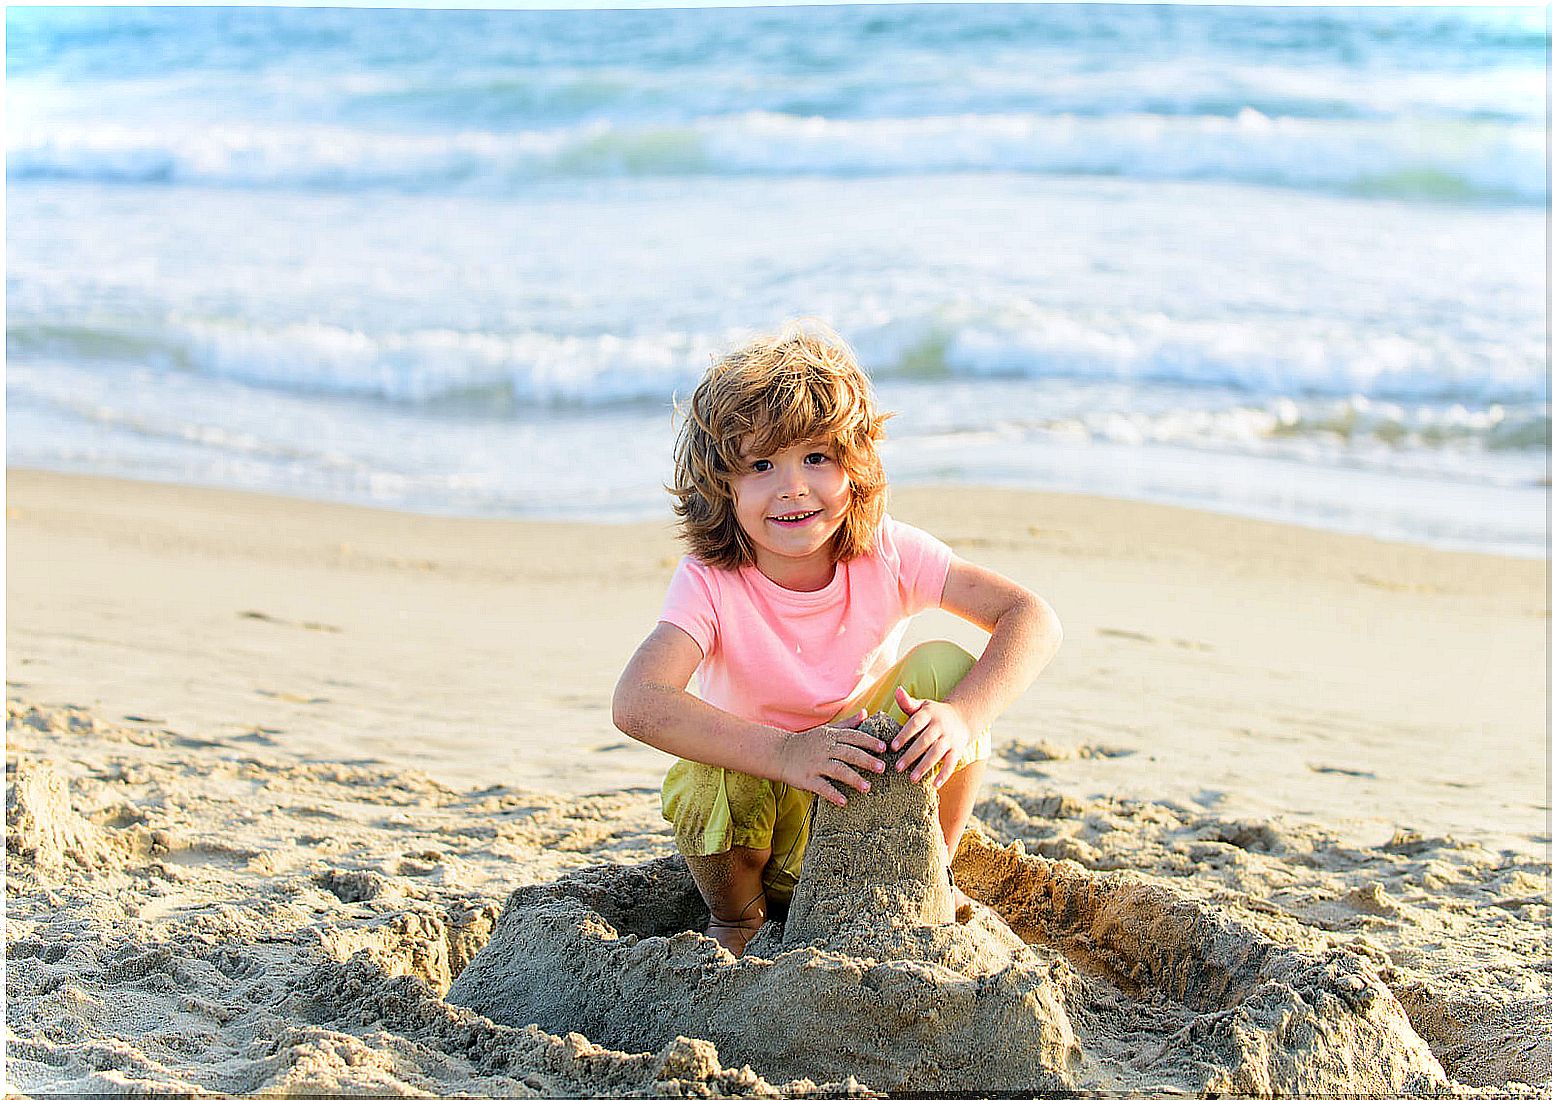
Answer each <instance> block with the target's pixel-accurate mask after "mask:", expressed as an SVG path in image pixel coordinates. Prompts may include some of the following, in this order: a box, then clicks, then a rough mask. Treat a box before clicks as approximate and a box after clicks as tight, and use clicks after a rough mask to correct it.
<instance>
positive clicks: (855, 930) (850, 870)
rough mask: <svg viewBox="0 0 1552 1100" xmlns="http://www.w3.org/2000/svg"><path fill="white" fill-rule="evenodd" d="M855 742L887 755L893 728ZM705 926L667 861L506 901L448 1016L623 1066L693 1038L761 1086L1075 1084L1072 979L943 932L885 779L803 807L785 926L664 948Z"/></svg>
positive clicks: (920, 860)
mask: <svg viewBox="0 0 1552 1100" xmlns="http://www.w3.org/2000/svg"><path fill="white" fill-rule="evenodd" d="M864 728H865V729H868V730H869V731H870V732H872V733H874V735H875V736H878V737H880V738H884V739H886V740H887V739H888V738H889V737H892V736H893V735H894V732H895V731H896V730H897V729H898V728H899V727H898V726H896V725H895V724H894V723H893V722H892V721H890V720H889V719H888V718H887V717H877V718H875V719H872V720H870V722H869V724H868V725H865V726H864ZM686 917H688V918H690V920H688V921H686V920H684V918H686ZM704 922H705V909H704V907H703V906H702V905H701V904H700V902H699V898H698V895H697V894H696V891H695V886H694V883H693V882H692V881H691V880H690V877H689V875H688V873H687V872H686V871H684V870H683V864H682V861H680V860H678V859H677V858H670V859H667V860H660V861H657V862H656V864H654V865H652V866H649V867H647V868H643V869H640V870H635V871H630V870H617V869H612V868H610V869H604V868H599V869H596V870H594V871H592V872H589V873H587V874H586V875H579V876H574V877H573V879H571V880H569V881H563V882H560V883H556V884H555V885H554V886H553V887H549V888H533V887H531V888H528V889H526V890H519V891H516V892H515V893H514V894H513V895H512V896H511V898H509V899H508V901H507V905H506V907H505V910H504V912H503V914H502V918H501V921H500V923H499V924H498V925H497V927H496V931H495V934H494V935H493V937H492V939H491V942H490V943H489V945H488V946H487V947H486V948H485V950H484V951H482V952H481V953H480V954H479V955H478V956H477V957H476V958H475V960H474V962H473V963H472V964H470V966H469V967H468V969H466V970H465V971H464V972H463V974H462V975H460V976H459V978H458V980H457V981H455V982H454V983H453V986H452V988H451V989H450V990H449V991H448V1000H449V1002H451V1003H453V1004H459V1005H464V1006H467V1007H469V1008H472V1009H474V1010H475V1011H477V1012H480V1013H482V1014H483V1015H485V1016H488V1017H490V1018H491V1019H492V1020H495V1021H497V1022H498V1023H502V1024H506V1025H509V1026H516V1027H521V1026H525V1025H529V1024H537V1025H538V1026H540V1027H542V1028H544V1029H545V1030H547V1031H555V1032H563V1031H576V1032H581V1033H583V1034H586V1035H588V1036H589V1037H591V1038H593V1039H595V1040H597V1041H601V1042H603V1043H605V1044H606V1045H611V1046H620V1047H622V1048H624V1049H643V1048H644V1047H645V1048H656V1047H659V1046H662V1045H664V1044H666V1043H670V1042H672V1041H673V1040H674V1039H675V1038H676V1037H678V1036H690V1037H693V1038H698V1039H703V1040H707V1041H709V1042H710V1043H712V1044H713V1045H714V1046H715V1049H716V1052H717V1054H718V1056H719V1058H720V1059H721V1060H722V1061H723V1062H726V1063H728V1064H730V1065H739V1064H747V1065H749V1066H750V1067H751V1068H752V1069H753V1070H754V1071H755V1072H756V1073H758V1074H760V1075H762V1076H765V1077H768V1078H771V1079H774V1080H783V1079H791V1078H799V1077H807V1078H810V1079H813V1080H839V1079H844V1078H846V1077H848V1076H854V1077H856V1078H857V1079H858V1080H859V1081H861V1082H862V1083H863V1084H865V1085H867V1086H869V1087H872V1088H881V1089H922V1090H928V1089H948V1088H984V1089H991V1088H1006V1087H1011V1086H1012V1084H1014V1083H1016V1084H1017V1085H1018V1086H1019V1087H1024V1088H1040V1089H1060V1088H1063V1087H1066V1086H1068V1085H1069V1084H1070V1083H1071V1081H1070V1077H1069V1074H1068V1067H1069V1065H1070V1063H1071V1062H1072V1061H1073V1059H1074V1058H1075V1056H1076V1044H1075V1041H1074V1038H1073V1033H1072V1027H1071V1025H1070V1024H1069V1022H1068V1019H1067V1013H1066V1010H1065V1008H1064V1007H1063V1003H1062V984H1063V983H1064V982H1065V981H1067V980H1068V979H1070V978H1071V973H1070V971H1069V970H1068V969H1067V968H1066V967H1065V965H1064V964H1062V963H1061V961H1060V960H1059V959H1057V958H1054V957H1052V956H1048V955H1043V954H1041V953H1037V952H1035V951H1033V950H1031V949H1029V948H1028V947H1026V946H1025V945H1024V944H1023V943H1022V942H1021V941H1020V940H1019V939H1018V938H1017V937H1016V936H1014V935H1013V934H1012V933H1011V932H1010V931H1009V929H1008V928H1007V926H1006V925H1004V924H1003V923H1002V922H1001V921H998V920H997V919H996V918H995V917H993V916H991V915H990V914H982V915H981V916H980V917H979V918H978V919H976V920H973V921H971V922H970V923H969V924H966V925H959V924H956V923H954V906H953V899H952V892H951V890H950V887H949V881H948V876H947V873H946V860H945V853H944V851H943V842H942V838H941V835H940V834H939V832H938V827H937V798H936V794H935V792H934V791H933V790H932V789H931V788H930V787H927V786H923V785H921V784H917V783H912V782H911V781H910V780H909V778H908V777H906V776H905V775H904V774H902V773H898V772H895V771H894V770H893V769H892V768H891V769H889V770H887V771H886V772H885V775H884V776H883V777H881V778H880V780H879V781H878V782H876V783H875V784H874V787H873V790H872V792H870V793H869V794H868V795H864V796H853V797H852V798H850V799H849V801H848V804H847V805H846V806H844V807H836V806H833V805H830V804H829V803H826V802H822V801H820V802H816V803H815V815H814V820H813V826H812V834H811V838H810V841H809V847H808V851H807V854H806V856H805V858H804V863H803V873H802V877H801V880H800V882H799V884H798V887H797V889H796V891H795V892H794V894H793V898H792V903H791V909H790V913H789V919H788V921H787V923H786V924H785V926H783V925H782V924H780V923H779V922H775V921H772V922H770V923H768V924H767V925H766V926H765V927H764V928H762V929H761V931H760V933H759V934H758V935H757V936H756V937H755V938H754V939H753V940H752V941H751V942H750V944H749V947H748V950H747V951H746V953H745V955H744V957H743V958H741V959H735V958H734V957H733V956H732V955H731V954H730V953H728V952H727V951H725V950H723V949H722V948H721V947H719V946H717V945H716V944H714V943H713V942H712V941H711V940H709V939H708V938H706V937H704V936H701V935H699V934H698V933H696V932H689V931H680V932H679V933H678V934H676V935H668V936H667V938H663V935H664V933H669V932H672V931H673V929H674V927H675V925H677V927H678V928H679V929H681V930H682V929H685V928H698V927H701V926H702V925H703V924H704ZM562 974H563V975H565V977H564V978H561V977H560V975H562Z"/></svg>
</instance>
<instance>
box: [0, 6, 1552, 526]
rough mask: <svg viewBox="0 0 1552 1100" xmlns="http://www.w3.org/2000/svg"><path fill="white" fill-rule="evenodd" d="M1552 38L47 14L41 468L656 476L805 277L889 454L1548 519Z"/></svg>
mask: <svg viewBox="0 0 1552 1100" xmlns="http://www.w3.org/2000/svg"><path fill="white" fill-rule="evenodd" d="M1546 58H1547V28H1546V11H1545V9H1544V8H1509V9H1483V8H1471V9H1450V8H1257V7H1171V6H1159V7H1138V6H1109V5H970V4H956V5H911V6H905V5H900V6H838V7H801V8H735V9H702V10H693V9H685V10H672V9H669V10H648V11H571V12H539V11H468V10H465V11H433V10H371V9H327V8H312V9H309V8H151V7H147V8H97V9H94V8H26V7H10V8H8V9H7V11H6V64H7V87H6V92H7V94H6V108H5V109H6V142H7V158H6V174H7V175H6V211H7V213H6V221H7V224H6V231H7V257H8V258H7V265H6V287H7V296H6V349H7V368H6V395H7V410H6V421H7V439H6V452H7V461H8V463H10V464H13V465H25V466H34V467H42V468H48V469H57V470H69V471H82V472H91V473H104V474H114V475H120V476H128V477H136V478H145V479H151V480H159V481H172V482H179V483H188V484H198V485H214V486H224V487H232V488H243V489H260V490H266V491H272V492H279V493H285V494H292V495H296V496H303V497H310V498H320V499H330V500H343V501H353V502H358V503H367V504H374V505H380V506H384V507H393V508H403V509H409V510H414V511H422V512H433V513H442V514H460V515H481V516H534V517H555V518H572V519H602V520H610V521H613V520H623V519H636V518H644V517H654V516H655V517H666V516H667V515H668V497H667V495H666V494H665V493H664V491H663V485H664V483H665V482H666V481H668V480H669V478H670V453H671V445H672V439H673V435H674V431H675V422H674V419H673V402H674V401H675V399H676V398H677V399H680V400H682V399H684V398H685V397H686V396H687V395H688V394H689V392H690V390H691V389H692V388H693V386H694V384H695V381H696V378H697V377H698V376H699V374H700V372H701V371H702V370H703V369H704V368H705V366H706V365H707V364H708V363H709V362H710V361H711V359H712V357H713V356H714V355H715V354H717V353H718V352H719V351H722V350H726V349H728V348H730V347H732V346H733V345H734V344H736V343H737V342H738V341H739V340H741V339H743V338H745V337H747V336H748V335H751V334H753V333H755V332H759V331H764V330H768V329H771V328H773V327H775V326H777V325H779V324H780V322H782V321H783V320H784V319H786V318H789V317H794V316H813V317H819V318H822V319H823V320H825V321H826V322H828V323H829V324H831V325H832V326H834V327H835V328H836V329H837V330H838V331H839V332H841V333H842V334H843V335H844V336H845V337H846V338H847V339H848V340H849V341H850V342H851V343H852V344H853V346H854V347H855V348H856V349H857V351H858V354H859V356H860V358H861V359H862V361H863V363H864V365H865V366H866V367H867V368H868V370H869V372H870V374H871V375H872V377H873V379H874V381H875V384H876V387H877V390H878V393H879V397H880V400H881V402H882V404H883V405H884V406H885V407H886V408H888V409H892V410H895V411H896V412H897V414H898V415H897V416H896V417H895V418H894V419H893V420H892V421H891V422H890V441H889V443H888V445H887V448H886V451H885V461H886V466H887V469H888V471H889V475H890V478H891V482H892V483H893V484H897V485H911V484H991V485H1011V486H1028V487H1033V488H1042V489H1055V490H1062V491H1075V492H1093V493H1102V494H1108V495H1113V496H1121V497H1130V498H1137V499H1143V500H1152V501H1161V502H1168V503H1180V504H1186V505H1191V506H1194V507H1201V508H1208V509H1215V510H1219V511H1226V512H1232V513H1237V514H1244V515H1251V516H1257V517H1263V518H1270V519H1277V520H1283V521H1288V522H1294V523H1301V524H1307V525H1313V526H1318V527H1325V528H1331V529H1336V530H1343V531H1352V532H1359V533H1364V534H1370V535H1376V536H1380V537H1384V538H1397V539H1404V540H1408V541H1414V542H1421V543H1427V544H1430V545H1437V546H1444V547H1451V548H1468V549H1484V550H1494V551H1499V552H1505V553H1511V554H1517V555H1536V556H1539V555H1542V554H1544V553H1545V546H1546V500H1547V497H1546V493H1547V449H1546V448H1547V419H1548V406H1547V328H1546V324H1547V304H1546V303H1547V299H1546V291H1547V285H1546V283H1547V274H1546V198H1547V194H1546V183H1547V162H1546V138H1545V124H1546V91H1547V84H1546ZM1032 520H1033V517H1032Z"/></svg>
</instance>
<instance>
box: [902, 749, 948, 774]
mask: <svg viewBox="0 0 1552 1100" xmlns="http://www.w3.org/2000/svg"><path fill="white" fill-rule="evenodd" d="M947 755H948V746H947V745H946V744H944V743H943V742H942V741H935V742H933V743H932V744H931V745H929V746H928V748H927V751H926V752H924V753H922V757H921V759H920V760H919V761H917V763H916V767H914V768H912V769H911V782H912V783H920V782H921V780H922V777H923V776H924V775H926V774H927V773H928V772H930V771H931V770H932V766H933V765H934V764H936V763H938V762H939V761H941V760H942V759H943V758H944V757H945V756H947Z"/></svg>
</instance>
